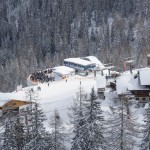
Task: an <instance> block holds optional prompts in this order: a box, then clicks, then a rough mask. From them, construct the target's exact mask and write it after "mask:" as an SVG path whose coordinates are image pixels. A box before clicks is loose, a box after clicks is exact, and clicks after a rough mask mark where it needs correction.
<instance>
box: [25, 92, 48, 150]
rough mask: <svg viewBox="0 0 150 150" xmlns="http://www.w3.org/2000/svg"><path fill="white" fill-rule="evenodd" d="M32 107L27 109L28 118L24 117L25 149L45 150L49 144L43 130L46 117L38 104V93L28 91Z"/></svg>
mask: <svg viewBox="0 0 150 150" xmlns="http://www.w3.org/2000/svg"><path fill="white" fill-rule="evenodd" d="M28 96H29V99H30V101H31V102H32V105H31V106H30V107H29V108H28V112H29V114H28V116H27V115H26V117H27V118H26V121H27V122H28V124H27V126H26V129H25V130H26V133H27V134H26V139H27V138H29V139H27V141H26V145H25V149H27V150H28V149H29V150H44V149H45V150H47V149H48V145H49V144H48V143H49V138H48V136H49V134H48V133H47V131H46V130H45V127H44V124H43V122H44V121H45V120H46V117H45V115H44V113H43V111H42V109H41V108H40V105H39V104H38V93H37V92H36V91H28V92H27V97H28Z"/></svg>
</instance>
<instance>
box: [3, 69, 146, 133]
mask: <svg viewBox="0 0 150 150" xmlns="http://www.w3.org/2000/svg"><path fill="white" fill-rule="evenodd" d="M60 70H61V69H60ZM106 71H107V73H108V70H106ZM107 73H106V74H107ZM136 73H137V71H136ZM116 80H117V83H118V84H117V93H116V92H110V90H106V93H105V95H106V99H105V100H101V102H102V103H101V106H102V110H103V111H104V115H105V118H107V117H108V112H111V106H112V107H115V106H116V104H115V103H114V101H113V99H115V98H116V97H117V94H118V93H123V92H126V90H127V88H132V86H131V85H134V86H133V87H136V88H137V87H138V86H136V85H137V83H138V79H137V78H136V79H134V74H128V73H126V74H123V75H122V76H120V77H118V78H117V79H116ZM80 81H81V86H82V87H83V89H84V90H85V92H87V93H89V92H90V91H91V88H92V87H95V89H96V88H97V87H104V86H105V85H106V79H105V76H101V75H100V73H98V74H97V78H96V80H95V78H94V77H92V76H87V77H81V76H79V75H76V76H74V77H70V78H68V81H67V82H66V81H64V80H60V81H54V82H51V83H50V85H49V86H48V85H47V84H46V83H44V84H38V85H37V86H33V87H26V88H22V91H15V92H12V93H0V106H1V105H2V104H4V103H5V102H6V101H7V100H10V99H19V100H25V91H26V90H28V89H30V88H33V90H37V87H38V86H40V87H41V91H38V92H39V97H40V99H39V103H40V106H41V108H42V109H43V112H44V114H45V115H46V117H47V119H49V118H50V116H51V114H52V113H53V111H54V109H57V110H58V111H59V112H60V115H61V117H62V119H63V121H64V125H65V127H66V128H67V130H68V132H69V130H70V127H71V126H70V124H69V117H68V113H69V110H68V108H69V107H70V106H71V105H72V104H73V98H75V97H76V92H77V91H79V87H80ZM96 81H97V84H96ZM99 83H100V84H99ZM132 109H133V111H134V112H135V116H136V117H137V119H138V120H137V121H138V123H140V124H141V123H142V120H143V113H144V108H134V106H133V108H132ZM48 121H49V120H47V121H46V122H45V126H46V128H47V129H48V127H49V126H48ZM48 130H49V129H48Z"/></svg>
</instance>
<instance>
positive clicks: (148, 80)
mask: <svg viewBox="0 0 150 150" xmlns="http://www.w3.org/2000/svg"><path fill="white" fill-rule="evenodd" d="M139 75H140V84H141V85H150V69H145V70H140V71H139Z"/></svg>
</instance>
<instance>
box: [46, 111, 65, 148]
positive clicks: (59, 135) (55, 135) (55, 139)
mask: <svg viewBox="0 0 150 150" xmlns="http://www.w3.org/2000/svg"><path fill="white" fill-rule="evenodd" d="M49 125H50V128H51V129H52V132H51V145H50V147H49V149H50V150H65V149H66V147H65V145H64V142H65V140H66V139H65V138H66V134H65V133H64V130H65V128H64V126H63V121H62V119H61V117H60V115H59V112H58V111H57V110H55V111H54V114H53V115H52V116H51V118H50V122H49Z"/></svg>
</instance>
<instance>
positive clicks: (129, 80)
mask: <svg viewBox="0 0 150 150" xmlns="http://www.w3.org/2000/svg"><path fill="white" fill-rule="evenodd" d="M116 87H117V94H123V93H126V92H127V90H149V89H148V88H146V87H145V86H142V85H140V82H139V78H138V77H136V78H135V77H134V74H123V75H122V76H120V77H118V78H117V79H116Z"/></svg>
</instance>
